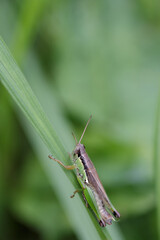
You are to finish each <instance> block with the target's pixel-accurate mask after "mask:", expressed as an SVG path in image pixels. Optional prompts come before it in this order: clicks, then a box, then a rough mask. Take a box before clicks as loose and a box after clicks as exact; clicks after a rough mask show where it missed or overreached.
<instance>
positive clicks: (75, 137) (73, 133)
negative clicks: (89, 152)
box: [72, 132, 78, 145]
mask: <svg viewBox="0 0 160 240" xmlns="http://www.w3.org/2000/svg"><path fill="white" fill-rule="evenodd" d="M72 136H73V137H74V140H75V142H76V145H77V144H78V142H77V138H76V136H75V135H74V133H73V132H72Z"/></svg>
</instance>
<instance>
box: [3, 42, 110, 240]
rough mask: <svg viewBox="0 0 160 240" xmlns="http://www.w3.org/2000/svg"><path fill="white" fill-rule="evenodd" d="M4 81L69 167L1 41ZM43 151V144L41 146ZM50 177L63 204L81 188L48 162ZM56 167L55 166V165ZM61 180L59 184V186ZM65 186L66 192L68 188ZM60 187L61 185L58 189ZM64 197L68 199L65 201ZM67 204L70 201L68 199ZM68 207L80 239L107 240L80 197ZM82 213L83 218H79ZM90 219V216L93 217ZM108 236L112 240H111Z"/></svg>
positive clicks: (48, 124) (65, 157)
mask: <svg viewBox="0 0 160 240" xmlns="http://www.w3.org/2000/svg"><path fill="white" fill-rule="evenodd" d="M0 80H1V81H2V83H3V85H4V86H5V87H6V89H7V90H8V92H9V93H10V95H11V96H12V97H13V99H14V100H15V102H16V103H17V105H18V106H19V107H20V108H21V110H22V111H23V113H24V115H25V116H26V117H27V119H28V120H29V121H30V123H31V124H32V126H33V128H34V129H35V130H36V131H37V133H38V136H39V137H41V139H42V140H43V142H44V143H45V145H46V146H47V148H48V150H49V151H50V152H51V153H52V154H54V156H55V157H56V158H58V159H61V160H62V161H63V162H64V163H67V160H66V159H67V153H66V151H65V149H64V147H63V145H62V143H61V142H60V140H59V138H58V137H57V134H56V132H55V131H54V130H53V128H52V126H51V124H50V122H49V120H48V118H47V117H46V114H45V112H44V111H43V109H42V107H41V106H40V104H39V102H38V100H37V98H36V96H35V95H34V93H33V91H32V89H31V88H30V86H29V84H28V83H27V81H26V79H25V78H24V76H23V74H22V73H21V71H20V69H19V68H18V66H17V64H16V62H15V61H14V59H13V57H12V55H11V54H10V52H9V50H8V49H7V47H6V45H5V43H4V42H3V40H2V39H1V38H0ZM39 148H41V147H40V143H39ZM45 165H46V168H47V169H48V173H49V175H50V177H51V178H52V184H53V185H55V187H56V186H57V187H58V191H61V189H62V190H64V191H61V201H62V203H63V201H65V200H64V199H65V198H66V196H67V197H68V194H69V192H68V190H69V191H70V192H73V190H74V189H75V187H76V186H78V185H77V181H76V178H75V177H74V175H73V174H70V173H67V172H66V175H67V176H68V177H65V175H64V173H63V172H62V169H61V168H60V167H59V166H56V164H55V165H54V167H51V165H50V164H48V162H47V161H45ZM52 166H53V164H52ZM56 180H57V182H55V181H56ZM64 182H65V188H64ZM57 184H59V185H57ZM62 195H63V196H64V199H62ZM66 201H67V198H66ZM66 206H67V207H68V209H69V213H70V217H71V219H72V224H73V226H74V227H75V228H76V231H77V234H78V237H79V238H81V239H104V235H103V233H102V231H101V229H100V227H99V226H98V224H97V223H95V221H94V219H93V217H92V215H91V214H88V210H87V209H86V208H85V206H84V204H83V203H82V201H81V199H80V197H79V196H77V198H76V200H75V201H74V204H73V201H70V199H69V200H68V201H67V204H66ZM77 212H78V213H80V216H79V215H78V214H77ZM89 215H90V216H89ZM106 235H108V239H111V238H110V237H109V234H108V233H107V232H106Z"/></svg>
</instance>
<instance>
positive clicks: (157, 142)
mask: <svg viewBox="0 0 160 240" xmlns="http://www.w3.org/2000/svg"><path fill="white" fill-rule="evenodd" d="M153 149H154V150H153V154H154V156H153V158H154V180H155V195H156V214H157V230H158V239H160V91H159V98H158V104H157V112H156V121H155V132H154V147H153Z"/></svg>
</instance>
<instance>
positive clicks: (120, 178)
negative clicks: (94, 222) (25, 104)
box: [0, 0, 160, 240]
mask: <svg viewBox="0 0 160 240" xmlns="http://www.w3.org/2000/svg"><path fill="white" fill-rule="evenodd" d="M0 35H1V36H2V38H3V39H4V41H5V42H6V43H7V45H8V46H9V48H10V50H11V52H12V54H13V56H14V57H15V59H16V61H17V63H18V64H19V66H20V68H21V69H22V71H23V73H24V75H25V76H26V77H27V80H28V81H29V83H30V85H31V87H32V89H33V90H34V92H35V93H36V95H37V97H38V99H39V101H40V102H41V104H42V106H43V107H44V109H45V111H46V113H47V115H48V116H49V118H50V119H51V121H52V122H53V123H54V126H55V129H56V131H57V134H58V136H59V137H60V139H61V140H62V142H64V144H65V145H66V148H67V149H68V152H70V151H72V148H71V146H70V147H69V146H67V141H68V138H70V139H71V138H72V136H71V132H72V131H74V132H75V134H76V136H77V137H78V138H79V137H80V135H81V133H82V131H83V128H84V126H85V124H86V122H87V120H88V118H89V116H90V114H92V115H93V119H92V121H91V123H90V125H89V127H88V129H87V132H86V134H85V136H84V139H83V143H84V144H85V145H86V150H87V152H88V154H89V156H90V157H91V159H92V161H93V163H94V165H95V166H96V168H97V171H98V174H99V176H100V179H101V181H102V183H103V185H104V187H105V189H106V191H107V193H108V195H109V197H110V199H111V201H112V203H113V204H114V206H115V207H116V209H117V210H118V211H119V212H120V213H121V220H120V222H118V223H116V225H118V228H119V229H118V231H119V234H120V235H121V237H122V238H121V239H127V240H135V239H137V240H138V239H159V238H158V231H160V222H159V219H158V218H157V215H158V214H157V213H158V211H159V209H160V206H159V205H160V203H159V202H158V201H156V184H157V182H156V181H158V180H157V179H158V177H157V178H156V173H157V172H158V170H160V168H159V169H157V171H155V168H157V167H156V166H157V165H156V163H155V162H154V151H155V150H156V139H155V134H154V131H155V129H156V127H155V122H156V116H157V104H158V91H159V79H160V65H159V63H160V4H159V3H158V2H157V1H155V0H153V1H143V0H139V1H133V0H119V1H112V0H106V1H105V0H100V1H98V0H97V1H95V0H92V1H91V0H85V1H84V0H82V1H78V0H69V1H66V0H59V1H58V0H55V1H50V0H21V1H20V0H12V1H9V0H0ZM53 113H54V115H53ZM53 119H54V120H53ZM66 131H67V133H66ZM69 141H71V140H69ZM41 148H42V147H41V144H40V143H39V142H38V141H37V142H36V140H35V141H33V136H32V130H31V129H30V127H29V124H28V122H27V121H26V119H25V118H24V117H23V115H22V114H21V112H20V110H19V109H18V108H17V107H16V105H15V104H14V103H13V100H12V99H11V97H10V96H9V94H8V92H7V91H6V89H5V88H4V87H3V86H2V85H0V240H8V239H26V240H28V239H43V240H50V239H55V240H56V239H58V240H59V239H82V237H80V236H79V235H78V234H77V231H75V229H74V228H73V226H72V223H71V221H70V216H69V215H68V214H66V212H65V211H64V208H63V206H62V205H63V204H62V201H61V202H59V199H58V197H57V190H56V189H55V191H53V188H52V187H51V184H50V180H49V178H48V176H47V173H46V170H44V166H43V164H42V163H41V161H39V158H40V156H41V154H40V153H41V151H42V149H41ZM38 149H40V152H38ZM48 154H49V152H48ZM43 158H44V156H43ZM45 161H46V164H47V162H49V160H48V158H47V154H46V159H45ZM158 173H159V174H160V172H158ZM64 184H65V183H64ZM71 194H72V193H70V192H68V196H70V195H71ZM159 199H160V198H159ZM64 201H65V200H64ZM82 221H83V219H82ZM115 239H116V238H115ZM117 239H118V238H117Z"/></svg>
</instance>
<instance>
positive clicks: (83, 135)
mask: <svg viewBox="0 0 160 240" xmlns="http://www.w3.org/2000/svg"><path fill="white" fill-rule="evenodd" d="M91 118H92V115H91V116H90V117H89V119H88V122H87V124H86V126H85V128H84V130H83V133H82V136H81V138H80V140H79V142H78V143H80V142H81V141H82V138H83V136H84V133H85V131H86V129H87V127H88V124H89V122H90V120H91Z"/></svg>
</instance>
